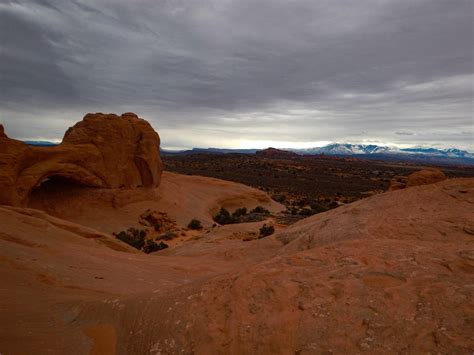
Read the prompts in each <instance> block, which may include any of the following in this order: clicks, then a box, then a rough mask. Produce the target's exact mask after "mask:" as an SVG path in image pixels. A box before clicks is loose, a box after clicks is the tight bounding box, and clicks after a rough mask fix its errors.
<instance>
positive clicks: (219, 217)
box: [214, 207, 237, 225]
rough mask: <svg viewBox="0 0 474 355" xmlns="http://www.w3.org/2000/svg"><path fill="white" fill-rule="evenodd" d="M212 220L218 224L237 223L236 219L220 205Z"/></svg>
mask: <svg viewBox="0 0 474 355" xmlns="http://www.w3.org/2000/svg"><path fill="white" fill-rule="evenodd" d="M214 221H215V222H217V223H219V224H222V225H224V224H232V223H237V220H236V219H235V218H233V217H232V216H231V215H230V212H229V211H227V210H226V209H225V208H224V207H222V208H221V209H220V210H219V212H218V213H217V214H216V215H215V216H214Z"/></svg>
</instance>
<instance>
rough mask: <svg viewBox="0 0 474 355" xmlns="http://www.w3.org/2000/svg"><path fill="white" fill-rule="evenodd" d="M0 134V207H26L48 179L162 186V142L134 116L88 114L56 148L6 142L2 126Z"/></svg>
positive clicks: (109, 185) (102, 184)
mask: <svg viewBox="0 0 474 355" xmlns="http://www.w3.org/2000/svg"><path fill="white" fill-rule="evenodd" d="M0 133H1V134H0V204H9V205H25V204H26V203H27V201H28V196H29V194H30V193H31V192H32V191H33V190H34V189H35V188H38V187H39V186H40V185H41V184H42V183H43V182H44V181H45V180H47V179H51V178H52V177H55V178H63V179H66V180H69V181H71V182H74V183H76V184H77V185H80V186H88V187H98V188H120V187H123V188H136V187H140V186H146V187H156V186H158V185H159V183H160V179H161V172H162V170H163V168H162V163H161V159H160V152H159V145H160V138H159V136H158V134H157V133H156V132H155V131H154V130H153V128H152V127H151V125H150V124H149V123H148V122H147V121H145V120H143V119H140V118H138V116H137V115H135V114H133V113H125V114H123V115H121V116H118V115H115V114H102V113H97V114H87V115H86V116H85V117H84V119H83V120H82V121H80V122H78V123H77V124H76V125H74V126H73V127H71V128H69V129H68V130H67V132H66V133H65V135H64V138H63V141H62V143H61V144H59V145H58V146H55V147H32V146H28V145H26V144H24V143H23V142H20V141H17V140H14V139H10V138H8V137H7V135H6V134H5V133H4V129H3V126H0Z"/></svg>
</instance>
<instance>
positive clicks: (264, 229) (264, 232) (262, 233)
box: [258, 224, 275, 239]
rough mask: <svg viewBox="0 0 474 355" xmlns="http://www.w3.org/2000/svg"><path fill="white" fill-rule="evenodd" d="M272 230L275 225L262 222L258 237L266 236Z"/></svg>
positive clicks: (272, 231)
mask: <svg viewBox="0 0 474 355" xmlns="http://www.w3.org/2000/svg"><path fill="white" fill-rule="evenodd" d="M274 232H275V227H273V226H267V225H266V224H264V225H263V226H262V228H260V236H259V237H258V238H259V239H260V238H265V237H268V236H269V235H272V234H273V233H274Z"/></svg>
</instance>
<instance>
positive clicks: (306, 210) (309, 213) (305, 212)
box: [300, 207, 314, 216]
mask: <svg viewBox="0 0 474 355" xmlns="http://www.w3.org/2000/svg"><path fill="white" fill-rule="evenodd" d="M313 214H314V212H313V210H310V209H309V208H306V207H305V208H302V209H301V210H300V215H301V216H312V215H313Z"/></svg>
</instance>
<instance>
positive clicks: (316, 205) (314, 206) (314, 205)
mask: <svg viewBox="0 0 474 355" xmlns="http://www.w3.org/2000/svg"><path fill="white" fill-rule="evenodd" d="M311 210H312V211H313V214H316V213H321V212H326V211H327V210H328V209H327V208H326V207H324V206H323V205H321V204H319V203H312V204H311Z"/></svg>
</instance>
